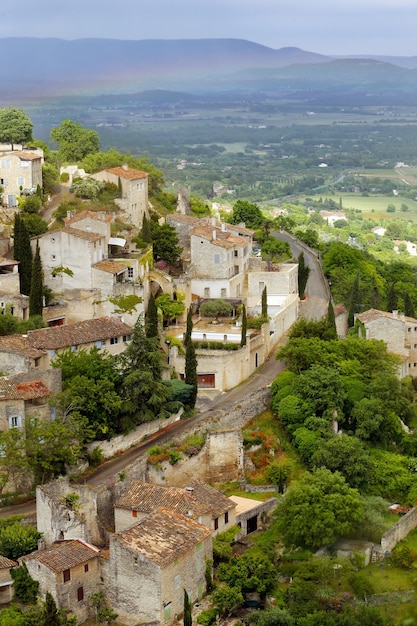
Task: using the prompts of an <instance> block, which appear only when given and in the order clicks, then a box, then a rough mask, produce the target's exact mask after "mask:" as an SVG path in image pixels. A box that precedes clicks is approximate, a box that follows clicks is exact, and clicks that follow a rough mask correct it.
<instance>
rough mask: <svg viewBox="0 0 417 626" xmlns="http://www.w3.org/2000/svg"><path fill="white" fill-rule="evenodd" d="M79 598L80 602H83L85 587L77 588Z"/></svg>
mask: <svg viewBox="0 0 417 626" xmlns="http://www.w3.org/2000/svg"><path fill="white" fill-rule="evenodd" d="M77 600H78V602H81V600H84V587H78V589H77Z"/></svg>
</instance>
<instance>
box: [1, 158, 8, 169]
mask: <svg viewBox="0 0 417 626" xmlns="http://www.w3.org/2000/svg"><path fill="white" fill-rule="evenodd" d="M0 167H4V168H6V167H10V159H3V160H2V161H0Z"/></svg>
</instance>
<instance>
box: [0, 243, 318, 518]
mask: <svg viewBox="0 0 417 626" xmlns="http://www.w3.org/2000/svg"><path fill="white" fill-rule="evenodd" d="M275 236H276V237H278V238H279V239H281V240H282V241H288V243H289V244H290V247H291V251H292V254H293V256H294V258H298V256H299V254H300V253H301V252H304V258H305V262H306V264H307V265H308V266H309V267H310V276H309V279H308V283H307V289H306V296H307V297H306V299H305V300H303V301H301V302H300V316H301V317H306V318H308V319H320V318H321V317H323V315H325V314H326V311H327V303H328V300H329V292H328V285H327V283H326V281H325V278H324V276H323V273H322V270H321V266H320V262H319V259H318V256H317V253H315V252H313V251H312V250H310V248H308V247H307V246H305V245H304V244H303V243H301V242H300V241H298V240H297V239H295V238H294V237H292V235H289V234H288V233H285V232H280V233H275ZM283 341H285V338H283ZM283 369H284V365H283V363H281V362H280V361H277V360H276V359H275V354H274V353H272V354H270V355H269V357H268V359H267V360H266V361H265V363H264V364H263V365H262V366H261V367H259V368H258V369H257V370H256V371H255V372H254V373H253V374H252V376H250V377H249V378H248V379H247V380H246V381H245V383H244V384H241V385H239V386H238V387H235V388H234V389H231V390H229V391H226V392H224V393H222V394H221V395H220V396H218V397H217V398H216V399H215V400H207V399H198V400H197V405H196V408H197V411H198V412H197V413H196V414H195V415H194V416H192V417H190V418H188V419H187V420H182V421H181V420H180V421H178V422H174V423H173V424H170V425H169V426H167V427H166V428H163V429H162V430H160V431H158V432H157V433H155V434H154V435H152V436H150V437H149V438H148V439H147V440H146V441H144V442H142V443H140V444H138V445H137V446H135V447H133V448H130V449H129V450H127V451H126V452H125V453H123V454H121V455H120V456H118V457H117V458H114V459H111V460H109V461H107V462H106V463H103V464H102V465H100V466H99V467H98V468H97V469H96V470H94V471H93V472H90V473H89V474H88V475H86V476H85V477H84V478H82V479H81V482H83V483H85V484H87V485H90V486H91V487H96V486H98V485H100V484H101V483H103V482H104V481H105V480H107V479H110V478H111V477H112V476H114V475H115V474H116V473H118V472H120V471H122V470H123V469H124V468H125V467H126V466H127V465H129V464H130V463H132V462H133V461H134V460H135V459H137V458H138V457H139V456H141V455H142V454H144V453H145V452H146V451H147V450H148V449H149V448H150V447H151V446H154V445H155V444H156V443H163V442H165V441H166V440H167V439H169V438H171V437H172V436H173V435H174V434H175V435H181V434H182V433H184V432H186V431H187V430H189V429H190V426H193V425H195V424H197V423H198V422H200V421H203V420H207V419H210V418H215V417H216V416H217V415H218V413H219V412H220V411H225V410H227V409H231V408H232V407H233V406H235V405H236V404H238V403H240V402H241V401H242V399H243V398H244V397H246V396H248V395H250V394H253V393H254V392H255V391H258V390H259V389H261V388H262V387H265V386H267V385H269V384H271V382H272V381H273V380H274V379H275V378H276V377H277V375H278V374H279V373H280V372H281V371H282V370H283ZM35 513H36V502H35V500H32V501H30V502H26V503H25V504H20V505H14V506H8V507H3V508H1V509H0V518H4V517H10V516H12V515H34V514H35Z"/></svg>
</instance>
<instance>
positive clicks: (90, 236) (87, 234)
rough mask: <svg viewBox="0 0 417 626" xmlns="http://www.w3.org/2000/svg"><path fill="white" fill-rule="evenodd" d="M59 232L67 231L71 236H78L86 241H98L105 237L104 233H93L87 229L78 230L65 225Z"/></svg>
mask: <svg viewBox="0 0 417 626" xmlns="http://www.w3.org/2000/svg"><path fill="white" fill-rule="evenodd" d="M61 232H63V233H68V234H69V235H72V236H73V237H79V238H80V239H86V240H87V241H98V240H99V239H105V235H101V234H100V233H93V232H91V231H87V230H79V229H78V228H72V227H71V226H65V227H64V228H62V229H61Z"/></svg>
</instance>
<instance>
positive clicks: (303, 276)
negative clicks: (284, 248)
mask: <svg viewBox="0 0 417 626" xmlns="http://www.w3.org/2000/svg"><path fill="white" fill-rule="evenodd" d="M309 275H310V268H309V267H308V265H306V262H305V258H304V252H301V253H300V254H299V255H298V295H299V297H300V298H304V296H305V291H306V287H307V281H308V277H309Z"/></svg>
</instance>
